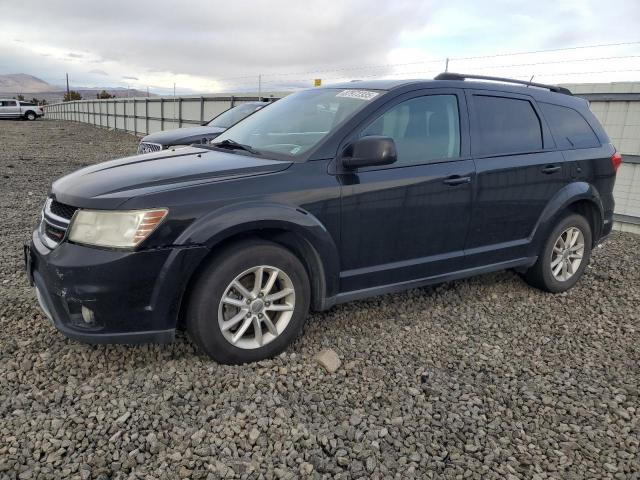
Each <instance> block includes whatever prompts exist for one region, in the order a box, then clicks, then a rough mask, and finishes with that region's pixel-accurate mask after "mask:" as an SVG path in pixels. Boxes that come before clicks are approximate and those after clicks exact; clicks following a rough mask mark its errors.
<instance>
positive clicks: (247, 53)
mask: <svg viewBox="0 0 640 480" xmlns="http://www.w3.org/2000/svg"><path fill="white" fill-rule="evenodd" d="M639 18H640V4H639V3H638V2H625V1H624V0H610V1H609V2H608V4H607V8H602V5H601V3H600V2H597V1H596V0H569V1H565V2H557V1H556V0H541V1H538V2H524V1H522V2H520V3H519V4H518V3H514V2H513V1H509V0H492V1H487V2H477V1H472V0H466V1H444V0H429V1H424V0H396V1H394V2H386V1H383V0H379V1H371V0H352V1H344V2H343V1H337V0H333V1H331V0H327V1H324V2H300V1H294V0H277V1H270V2H250V1H246V0H236V1H234V2H212V1H211V0H196V1H191V2H188V3H184V2H174V1H169V0H156V1H139V2H130V1H125V0H112V1H111V2H109V5H108V6H107V7H106V8H105V4H103V3H101V4H94V3H92V2H84V3H81V4H79V3H78V2H77V1H75V0H33V1H30V2H4V3H3V15H2V16H0V65H1V66H0V73H17V72H24V73H30V74H33V75H36V76H39V77H42V78H44V79H45V80H47V81H50V82H52V83H56V84H62V83H63V81H64V74H65V73H66V72H68V73H69V74H70V77H71V79H72V84H74V85H75V86H117V85H125V84H126V83H130V84H132V86H134V87H138V88H144V87H147V86H149V87H151V88H152V89H154V88H155V89H164V90H169V89H172V88H173V84H174V83H176V85H177V89H178V91H186V90H192V91H200V92H205V91H219V90H221V89H238V90H247V89H250V88H256V87H257V78H258V75H259V74H262V81H263V88H265V89H270V88H271V89H274V88H277V87H282V86H286V85H311V84H312V80H313V78H323V80H325V83H326V82H330V81H334V80H335V81H337V80H344V79H347V80H348V79H352V78H369V77H370V76H377V75H379V76H395V77H400V76H409V77H429V76H432V75H433V74H435V73H437V72H438V71H441V70H442V69H443V68H444V62H443V59H444V58H446V57H450V58H452V60H451V69H452V70H464V71H477V72H478V73H487V74H502V75H513V76H523V77H524V76H530V75H531V74H536V75H538V76H540V80H541V81H565V80H566V81H574V80H591V79H597V80H601V81H607V80H608V79H630V78H639V77H640V72H637V73H636V72H618V73H612V74H588V75H578V76H576V75H566V74H567V73H572V72H589V71H602V70H634V69H637V70H640V62H638V61H637V59H618V60H594V61H592V62H588V61H582V62H573V60H576V59H582V58H584V57H585V56H586V57H588V56H589V55H591V56H595V57H598V58H600V57H606V56H627V55H632V54H634V53H637V52H639V48H638V45H635V46H630V47H616V48H613V47H611V48H606V49H600V50H593V51H591V50H590V51H581V50H576V51H568V52H563V53H558V54H555V53H547V54H540V55H528V56H514V57H497V58H494V59H478V60H460V57H471V56H477V55H488V54H493V53H500V52H509V51H511V52H513V51H516V52H517V51H530V50H539V49H549V48H560V47H565V46H573V45H588V44H597V43H615V42H619V41H624V40H625V39H627V40H638V38H633V36H634V35H635V29H636V23H637V20H638V19H639ZM613 27H615V28H613ZM25 31H29V35H28V36H25V35H23V33H24V32H25ZM612 31H615V32H616V35H615V36H613V37H612V36H611V32H612ZM13 39H20V41H19V42H17V41H14V40H13ZM548 61H565V63H562V64H548V65H525V66H521V67H510V66H509V67H505V65H513V64H520V63H536V62H538V63H539V62H548ZM405 63H408V64H409V65H400V66H393V65H391V66H390V64H405ZM370 65H376V66H377V67H375V68H363V67H365V66H370ZM98 70H100V71H102V72H103V73H97V71H98ZM106 72H109V73H108V74H106ZM554 75H555V76H554ZM126 77H131V78H126ZM133 77H135V78H137V80H134V79H133Z"/></svg>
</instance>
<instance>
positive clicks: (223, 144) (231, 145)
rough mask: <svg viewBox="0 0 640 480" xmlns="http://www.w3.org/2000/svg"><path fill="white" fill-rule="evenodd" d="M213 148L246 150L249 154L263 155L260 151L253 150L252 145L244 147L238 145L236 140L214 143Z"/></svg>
mask: <svg viewBox="0 0 640 480" xmlns="http://www.w3.org/2000/svg"><path fill="white" fill-rule="evenodd" d="M211 145H212V146H214V147H218V148H226V149H227V150H244V151H246V152H249V153H253V154H254V155H262V154H261V153H260V152H259V151H258V150H256V149H255V148H253V147H252V146H251V145H244V144H242V143H238V142H236V141H235V140H231V139H229V138H228V139H226V140H223V141H221V142H215V143H214V142H212V143H211Z"/></svg>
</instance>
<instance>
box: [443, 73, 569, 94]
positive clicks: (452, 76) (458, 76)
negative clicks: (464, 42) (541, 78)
mask: <svg viewBox="0 0 640 480" xmlns="http://www.w3.org/2000/svg"><path fill="white" fill-rule="evenodd" d="M466 79H471V80H491V81H494V82H505V83H516V84H518V85H526V86H527V87H538V88H546V89H547V90H550V91H552V92H557V93H563V94H565V95H573V94H572V93H571V90H569V89H568V88H564V87H559V86H557V85H546V84H544V83H536V82H530V81H529V82H528V81H526V80H514V79H512V78H504V77H489V76H487V75H473V74H466V73H450V72H443V73H440V74H438V75H436V76H435V77H434V80H466Z"/></svg>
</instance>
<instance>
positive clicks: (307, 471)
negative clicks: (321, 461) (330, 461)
mask: <svg viewBox="0 0 640 480" xmlns="http://www.w3.org/2000/svg"><path fill="white" fill-rule="evenodd" d="M312 473H313V465H312V464H310V463H308V462H302V463H301V464H300V475H311V474H312Z"/></svg>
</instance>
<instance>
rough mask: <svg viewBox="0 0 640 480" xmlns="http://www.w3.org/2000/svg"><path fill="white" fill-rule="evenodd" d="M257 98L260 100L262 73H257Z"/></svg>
mask: <svg viewBox="0 0 640 480" xmlns="http://www.w3.org/2000/svg"><path fill="white" fill-rule="evenodd" d="M258 100H262V74H259V75H258Z"/></svg>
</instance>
